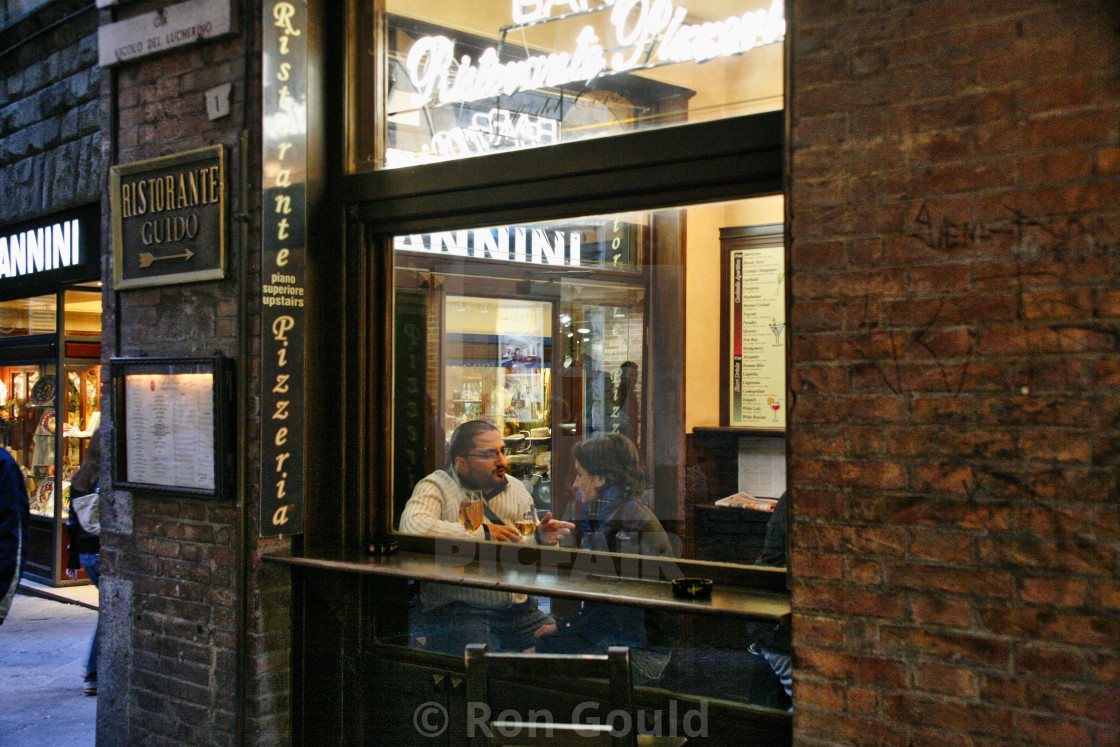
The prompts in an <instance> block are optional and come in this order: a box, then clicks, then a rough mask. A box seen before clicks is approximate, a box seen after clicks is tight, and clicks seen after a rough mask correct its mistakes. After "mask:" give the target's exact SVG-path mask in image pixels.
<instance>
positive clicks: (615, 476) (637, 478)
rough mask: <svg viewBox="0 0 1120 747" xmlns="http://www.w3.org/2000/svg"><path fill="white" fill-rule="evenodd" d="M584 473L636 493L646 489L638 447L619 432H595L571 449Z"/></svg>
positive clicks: (607, 484)
mask: <svg viewBox="0 0 1120 747" xmlns="http://www.w3.org/2000/svg"><path fill="white" fill-rule="evenodd" d="M572 453H573V454H575V457H576V460H578V461H579V463H580V466H581V467H583V468H584V469H585V470H586V471H587V474H589V475H591V476H592V477H601V478H603V483H604V486H605V487H611V486H612V485H617V486H618V487H620V488H622V489H623V490H624V491H626V492H627V493H630V494H631V495H636V494H638V493H641V492H642V490H644V489H645V486H646V481H645V477H644V476H643V475H642V465H641V459H640V457H639V456H638V447H637V446H635V445H634V442H633V441H631V440H630V439H628V438H627V437H626V436H624V435H622V434H621V433H596V434H595V435H594V436H592V437H591V438H588V439H585V440H584V441H582V442H580V443H578V444H576V445H575V448H573V449H572Z"/></svg>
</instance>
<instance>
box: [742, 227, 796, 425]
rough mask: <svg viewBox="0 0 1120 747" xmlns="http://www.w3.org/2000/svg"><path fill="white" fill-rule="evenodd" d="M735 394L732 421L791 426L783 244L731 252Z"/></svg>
mask: <svg viewBox="0 0 1120 747" xmlns="http://www.w3.org/2000/svg"><path fill="white" fill-rule="evenodd" d="M730 254H731V256H730V261H731V272H730V278H729V280H730V282H731V295H730V298H731V309H730V313H731V339H730V345H731V356H730V362H731V371H730V375H731V397H730V403H729V404H730V408H731V412H730V414H729V422H728V425H732V426H741V427H750V428H759V429H771V430H782V429H784V428H785V427H786V404H787V403H786V349H785V341H786V334H785V333H786V305H785V294H784V288H783V287H782V284H783V282H784V281H785V252H784V249H783V247H782V246H781V245H780V244H779V245H778V246H772V247H757V248H754V247H752V248H750V249H736V250H733V251H731V253H730Z"/></svg>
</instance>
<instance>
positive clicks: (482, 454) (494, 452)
mask: <svg viewBox="0 0 1120 747" xmlns="http://www.w3.org/2000/svg"><path fill="white" fill-rule="evenodd" d="M499 454H501V455H502V456H505V455H506V447H504V446H503V447H502V448H500V449H487V450H486V451H475V452H473V453H470V454H467V456H472V457H477V458H479V459H497V458H498V455H499Z"/></svg>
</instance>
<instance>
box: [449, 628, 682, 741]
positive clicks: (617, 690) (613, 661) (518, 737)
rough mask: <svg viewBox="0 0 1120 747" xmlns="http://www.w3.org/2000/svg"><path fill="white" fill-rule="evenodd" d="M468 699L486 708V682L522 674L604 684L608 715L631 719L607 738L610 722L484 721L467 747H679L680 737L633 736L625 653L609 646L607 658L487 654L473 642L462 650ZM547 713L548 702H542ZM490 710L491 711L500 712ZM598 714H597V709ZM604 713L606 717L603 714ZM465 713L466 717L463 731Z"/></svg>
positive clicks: (634, 716) (634, 717)
mask: <svg viewBox="0 0 1120 747" xmlns="http://www.w3.org/2000/svg"><path fill="white" fill-rule="evenodd" d="M465 658H466V666H467V700H468V709H469V708H471V704H478V703H484V704H486V705H487V706H488V707H489V706H490V705H491V703H492V701H491V698H490V681H491V679H505V680H516V679H517V678H524V677H525V676H526V674H534V673H540V675H541V676H542V677H543V676H546V675H547V676H555V677H566V678H588V679H590V678H594V679H601V680H606V681H607V682H608V686H609V699H608V702H607V704H606V705H607V706H608V712H610V711H624V712H625V713H627V714H629V716H630V725H631V728H630V729H629V730H627V732H626V733H624V734H618V735H614V736H612V735H611V727H610V725H609V724H582V725H581V724H572V723H541V722H536V723H533V722H529V723H526V722H521V721H493V720H488V721H487V723H486V725H485V726H486V728H485V729H482V728H478V729H474V730H473V732H474V733H472V734H470V745H471V747H494V746H495V745H507V746H510V747H512V746H513V745H521V746H523V747H533V746H534V745H550V746H551V747H679V745H683V744H684V743H685V741H686V740H685V739H684V738H683V737H655V736H649V735H638V734H635V731H636V728H637V725H638V719H637V713H636V711H635V707H634V680H633V676H632V675H631V672H630V649H628V648H626V647H624V646H612V647H611V648H610V649H609V650H608V653H607V655H606V656H601V655H586V654H585V655H569V654H520V653H490V652H489V651H488V650H487V647H486V645H485V644H480V643H472V644H469V645H468V646H467V648H466V653H465ZM542 706H543V707H544V708H545V709H547V707H548V704H542ZM501 710H502V709H501V708H497V707H495V708H493V711H492V713H500V712H501ZM599 713H600V714H603V712H602V711H599ZM604 715H605V714H604ZM469 721H470V714H468V729H470V728H471V727H470V725H469Z"/></svg>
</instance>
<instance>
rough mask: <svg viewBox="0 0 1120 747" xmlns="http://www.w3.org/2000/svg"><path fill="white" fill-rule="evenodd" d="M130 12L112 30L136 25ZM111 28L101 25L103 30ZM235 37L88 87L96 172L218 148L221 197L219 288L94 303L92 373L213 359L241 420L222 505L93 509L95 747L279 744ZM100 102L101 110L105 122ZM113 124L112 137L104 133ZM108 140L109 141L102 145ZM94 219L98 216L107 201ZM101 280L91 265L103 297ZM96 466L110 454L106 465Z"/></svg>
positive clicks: (134, 504) (275, 629)
mask: <svg viewBox="0 0 1120 747" xmlns="http://www.w3.org/2000/svg"><path fill="white" fill-rule="evenodd" d="M138 5H139V6H140V7H133V6H128V7H127V8H125V9H122V10H121V11H119V16H118V17H120V18H123V17H124V16H126V15H131V14H133V13H135V12H141V11H144V10H149V9H150V8H149V7H148V5H150V4H148V5H145V4H143V3H141V4H138ZM238 7H239V6H238V5H237V4H235V6H234V8H235V10H236V9H237V8H238ZM111 20H114V19H113V18H111V17H110V16H109V14H108V13H104V14H103V18H102V22H103V23H108V22H110V21H111ZM250 26H251V28H250V29H249V30H248V31H242V32H241V33H239V34H238V35H236V36H234V37H232V38H230V39H227V40H222V41H207V42H205V43H201V44H197V45H192V46H189V47H184V48H182V49H180V50H176V51H172V52H170V53H167V54H164V55H160V56H154V57H148V58H144V59H142V60H139V61H136V62H132V63H129V64H126V65H122V66H120V67H118V68H115V69H114V70H113V71H112V72H109V71H105V72H103V75H102V77H103V84H102V97H103V100H104V101H105V102H106V105H105V106H104V107H103V109H104V111H105V113H106V114H105V116H106V119H105V120H104V121H103V122H102V129H103V132H104V133H106V135H105V142H104V146H105V148H104V150H105V160H106V162H107V163H109V164H110V165H115V164H129V163H134V162H136V161H141V160H146V159H150V158H155V157H158V156H164V155H171V154H176V153H181V152H185V151H189V150H192V149H195V148H201V147H205V146H209V145H214V144H219V143H220V144H224V145H226V146H227V149H228V158H227V166H228V187H229V196H230V201H229V203H230V212H229V215H228V216H227V219H228V224H229V226H230V230H229V232H228V235H227V237H226V242H227V243H226V246H227V277H226V279H224V280H221V281H213V282H202V283H188V284H183V285H168V286H162V287H153V288H146V289H138V290H130V291H121V292H118V293H109V294H107V303H106V307H105V316H104V319H103V325H104V335H103V340H104V343H105V349H106V357H107V358H108V357H109V356H113V355H115V356H141V355H149V356H193V355H212V354H214V353H216V352H218V353H221V354H223V355H226V356H228V357H231V358H233V359H235V365H236V367H237V369H238V371H239V372H248V376H249V378H248V382H247V387H246V391H245V392H242V394H243V397H242V401H241V402H240V403H239V407H240V409H243V410H245V411H247V412H248V413H249V414H248V415H246V416H245V417H244V418H242V417H241V416H240V415H239V419H238V429H239V432H240V433H243V434H244V436H245V439H246V443H247V452H246V451H242V450H239V458H238V461H239V473H238V480H237V482H238V487H239V488H240V490H241V492H240V493H239V495H238V496H237V500H230V501H225V502H220V503H216V502H204V501H192V500H177V499H173V498H166V497H158V496H152V495H145V494H142V493H139V492H137V493H131V492H128V491H123V490H110V492H109V493H108V494H107V495H106V496H105V504H106V506H105V508H104V509H103V512H104V513H105V515H106V519H105V521H104V523H103V526H105V527H106V529H105V530H103V535H102V573H103V589H102V610H101V618H102V626H103V628H102V630H103V633H102V637H103V640H105V641H106V644H105V645H104V651H103V655H102V662H101V665H100V679H101V686H100V694H99V696H98V697H99V699H100V701H101V702H100V703H99V711H98V742H99V743H103V744H144V745H163V744H166V745H171V744H175V745H180V744H192V745H209V744H214V745H225V744H234V743H238V739H239V738H238V728H239V713H238V709H239V704H240V705H241V707H242V708H243V709H244V710H243V712H242V714H241V716H243V721H242V723H241V726H243V727H244V734H245V742H246V743H248V744H276V743H283V742H284V741H285V740H286V739H287V735H288V733H289V732H290V723H289V721H290V713H289V711H290V706H289V702H290V684H289V679H290V675H289V668H290V667H289V657H290V640H289V639H290V631H291V620H290V609H291V599H290V596H291V593H290V584H289V582H288V576H287V573H286V572H285V571H282V570H278V569H276V568H274V567H265V566H263V565H262V563H261V562H260V555H261V553H263V552H267V551H269V550H276V549H282V548H283V547H284V546H285V545H286V542H283V541H278V540H262V539H260V538H258V537H257V527H258V516H257V511H258V507H259V494H258V485H259V478H258V475H259V471H260V467H259V439H260V431H259V417H258V414H257V408H256V402H257V394H258V393H259V391H260V382H259V376H260V366H259V361H260V347H259V332H258V330H259V325H260V318H259V313H258V311H259V300H258V296H257V291H256V289H257V288H259V287H260V278H259V251H260V250H259V247H260V234H259V216H260V209H259V194H258V193H257V192H255V191H251V192H250V194H249V195H243V194H241V190H240V189H239V184H240V162H241V157H242V148H241V145H240V135H241V128H242V126H243V125H244V124H245V123H246V122H248V123H252V122H259V118H260V114H259V112H260V104H259V60H260V50H259V44H258V40H257V37H256V31H257V30H256V27H255V24H250ZM241 28H242V29H244V26H242V27H241ZM247 59H248V64H249V69H248V75H247V74H246V62H247ZM223 83H232V84H233V96H232V101H231V112H232V113H231V114H230V115H228V116H225V117H222V118H220V119H217V120H214V121H211V120H209V119H208V117H207V114H206V105H205V98H204V93H205V91H207V90H209V89H210V88H212V87H215V86H219V85H221V84H223ZM246 95H248V101H246ZM114 99H115V103H116V107H115V109H114V108H113V107H111V106H109V102H110V101H113V100H114ZM246 106H248V111H246V110H245V107H246ZM114 112H115V116H116V121H112V120H111V119H109V117H110V116H113V114H114ZM249 126H250V127H252V125H251V124H250V125H249ZM111 132H116V133H117V139H116V141H115V142H112V141H111V140H110V136H109V134H108V133H111ZM250 142H251V143H253V144H252V145H251V146H250V152H249V154H248V156H249V163H250V165H249V174H250V178H253V177H254V176H255V175H257V174H259V173H260V156H259V151H258V146H257V145H256V142H257V139H256V138H252V139H251V140H250ZM102 209H103V211H104V212H105V213H106V214H108V212H109V204H108V200H107V199H106V200H105V202H104V204H103V208H102ZM242 212H247V213H249V214H250V215H251V216H253V217H252V220H251V223H250V226H251V229H250V230H249V232H248V235H247V237H243V235H242V232H241V226H242V223H241V222H240V221H238V220H236V219H235V218H236V216H237V215H238V214H239V213H242ZM243 256H244V257H245V259H246V261H247V267H248V271H247V273H246V275H247V277H244V278H242V277H241V274H242V269H241V260H242V258H243ZM111 278H112V269H111V266H110V263H109V260H108V259H107V261H106V268H105V281H106V285H107V286H108V285H110V284H111ZM242 281H244V284H245V287H244V288H242V286H241V283H242ZM242 312H244V313H245V317H244V318H242ZM243 344H244V345H245V346H246V347H245V351H243V350H242V345H243ZM110 425H111V423H110ZM112 459H113V455H112V453H111V452H110V453H109V454H108V455H107V456H106V460H107V463H111V462H112ZM242 470H243V471H242ZM242 478H244V479H242ZM239 667H240V675H239Z"/></svg>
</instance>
